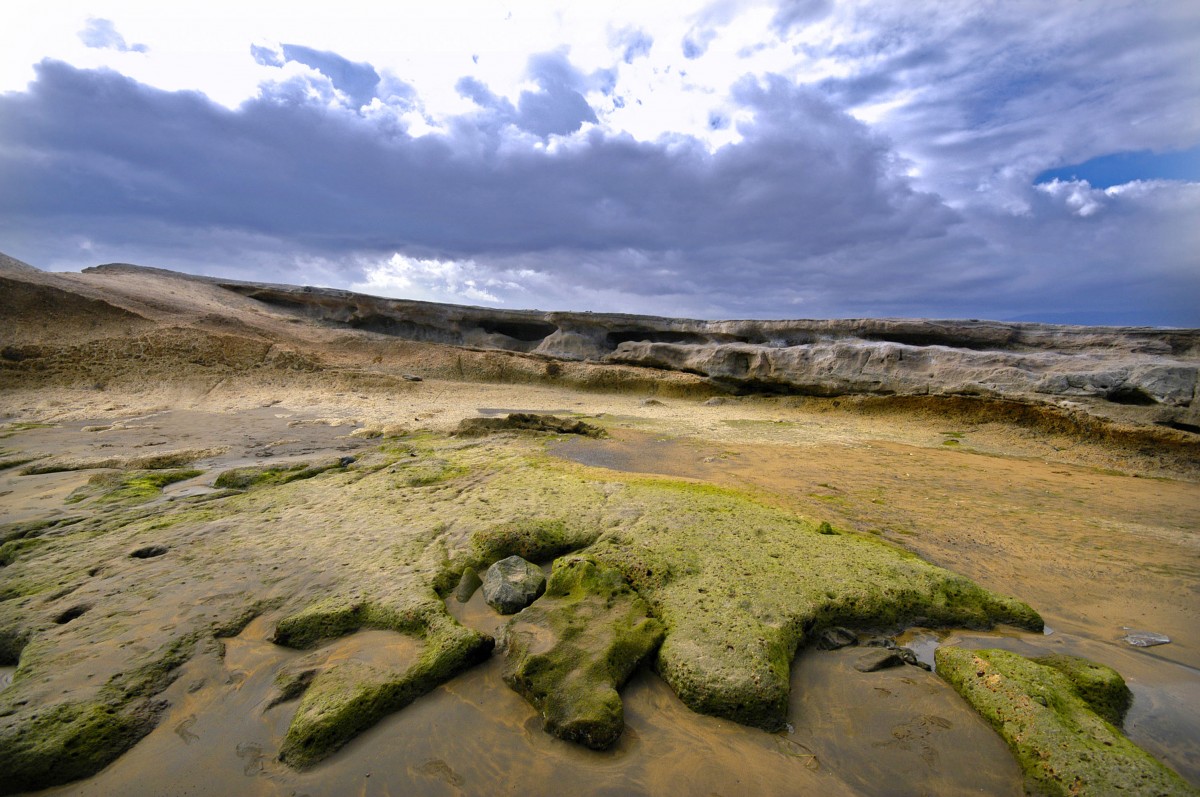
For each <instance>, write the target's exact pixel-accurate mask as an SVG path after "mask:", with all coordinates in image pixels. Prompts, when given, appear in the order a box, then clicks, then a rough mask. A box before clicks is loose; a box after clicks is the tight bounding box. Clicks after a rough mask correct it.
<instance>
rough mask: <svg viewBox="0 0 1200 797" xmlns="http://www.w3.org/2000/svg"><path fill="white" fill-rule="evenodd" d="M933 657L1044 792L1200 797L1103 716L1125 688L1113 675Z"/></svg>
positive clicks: (979, 655) (1076, 665)
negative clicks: (1196, 796) (1115, 697)
mask: <svg viewBox="0 0 1200 797" xmlns="http://www.w3.org/2000/svg"><path fill="white" fill-rule="evenodd" d="M935 657H936V661H937V671H938V674H939V675H941V676H942V677H943V678H945V679H946V680H947V681H948V682H949V683H950V684H951V685H952V686H953V687H954V688H955V689H956V690H957V691H958V693H959V694H961V695H962V696H963V697H964V698H966V700H967V702H968V703H970V704H971V705H972V706H973V707H974V708H975V710H976V711H978V712H979V713H980V715H981V716H983V718H984V719H986V720H987V721H988V722H989V723H990V724H991V726H992V727H993V728H995V729H996V732H997V733H999V734H1000V736H1001V737H1002V738H1003V739H1004V741H1005V742H1007V743H1008V746H1009V747H1010V748H1011V749H1012V751H1013V754H1014V755H1015V756H1016V758H1017V761H1018V763H1020V765H1021V767H1022V769H1024V770H1025V774H1026V775H1027V776H1028V777H1029V778H1030V779H1032V780H1033V781H1034V782H1036V784H1037V786H1038V789H1039V790H1040V791H1042V792H1044V793H1046V794H1050V795H1076V794H1154V795H1194V794H1197V791H1196V790H1195V789H1192V788H1191V787H1190V786H1189V785H1188V784H1187V783H1186V782H1185V781H1184V780H1183V779H1182V778H1180V777H1179V776H1178V775H1176V774H1175V773H1174V772H1172V771H1171V770H1170V769H1168V768H1166V767H1165V766H1163V765H1162V764H1161V763H1159V762H1158V761H1157V760H1155V759H1154V758H1153V757H1152V756H1151V755H1150V754H1149V753H1147V752H1146V751H1144V750H1142V749H1141V748H1140V747H1138V746H1137V745H1135V744H1134V743H1133V742H1131V741H1129V739H1127V738H1126V737H1125V736H1124V735H1123V734H1122V733H1121V732H1120V731H1119V730H1118V729H1117V728H1116V727H1114V726H1113V725H1112V724H1111V723H1110V722H1108V721H1106V719H1105V717H1104V716H1103V713H1102V712H1104V713H1107V712H1109V711H1110V710H1111V708H1110V707H1111V704H1112V700H1113V698H1114V695H1115V694H1117V693H1119V692H1120V691H1121V689H1122V688H1123V687H1124V682H1120V683H1118V681H1120V676H1119V675H1117V674H1116V673H1115V672H1114V671H1113V670H1111V669H1109V668H1107V667H1103V666H1102V665H1097V664H1094V663H1092V662H1088V661H1086V660H1084V659H1075V658H1073V657H1068V656H1054V657H1050V658H1048V659H1046V660H1044V661H1046V663H1038V662H1037V661H1032V660H1030V659H1027V658H1024V657H1023V656H1018V655H1017V654H1015V653H1009V652H1007V651H1004V650H964V649H963V648H957V647H941V648H938V650H937V653H936V654H935ZM1097 707H1100V708H1101V709H1102V712H1098V711H1097V710H1096V708H1097Z"/></svg>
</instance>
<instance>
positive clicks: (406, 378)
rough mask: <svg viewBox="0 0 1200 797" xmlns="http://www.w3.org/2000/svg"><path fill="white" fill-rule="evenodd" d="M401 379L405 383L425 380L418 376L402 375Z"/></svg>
mask: <svg viewBox="0 0 1200 797" xmlns="http://www.w3.org/2000/svg"><path fill="white" fill-rule="evenodd" d="M400 378H401V379H403V380H404V381H405V382H424V381H425V380H424V379H422V378H421V377H419V376H417V375H416V374H400Z"/></svg>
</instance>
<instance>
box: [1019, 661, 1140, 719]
mask: <svg viewBox="0 0 1200 797" xmlns="http://www.w3.org/2000/svg"><path fill="white" fill-rule="evenodd" d="M1033 661H1035V662H1037V663H1038V664H1041V665H1043V666H1046V667H1053V668H1054V669H1056V670H1058V671H1059V672H1061V673H1062V674H1063V675H1065V676H1067V678H1068V679H1069V680H1070V681H1071V683H1072V684H1074V686H1075V691H1076V692H1077V693H1078V694H1079V696H1080V697H1081V698H1083V700H1084V701H1085V702H1086V703H1087V704H1088V705H1089V706H1091V708H1092V711H1095V712H1096V713H1097V714H1099V715H1100V716H1101V717H1103V718H1104V719H1105V720H1107V721H1108V722H1111V723H1112V724H1113V725H1116V726H1117V727H1118V728H1119V727H1120V726H1121V723H1122V722H1123V721H1124V720H1125V712H1126V711H1128V710H1129V706H1130V705H1131V704H1132V703H1133V692H1131V691H1129V687H1128V686H1126V685H1125V679H1124V678H1122V677H1121V674H1120V673H1119V672H1117V671H1116V670H1114V669H1113V668H1112V667H1109V666H1106V665H1104V664H1098V663H1097V662H1094V661H1088V660H1087V659H1083V658H1080V657H1079V656H1068V655H1066V654H1063V653H1055V654H1051V655H1049V656H1039V657H1037V658H1036V659H1033Z"/></svg>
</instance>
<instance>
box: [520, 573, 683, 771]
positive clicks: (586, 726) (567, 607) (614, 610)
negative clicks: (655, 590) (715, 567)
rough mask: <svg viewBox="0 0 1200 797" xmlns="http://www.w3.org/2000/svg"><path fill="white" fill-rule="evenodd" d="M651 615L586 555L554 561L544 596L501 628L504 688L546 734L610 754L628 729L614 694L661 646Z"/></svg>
mask: <svg viewBox="0 0 1200 797" xmlns="http://www.w3.org/2000/svg"><path fill="white" fill-rule="evenodd" d="M648 611H649V609H648V607H647V606H646V604H645V602H644V601H643V600H642V599H641V598H639V597H638V596H637V594H636V593H635V592H633V590H632V589H630V588H629V586H628V584H626V583H625V580H624V578H623V577H622V575H621V573H620V572H619V571H618V570H616V569H615V568H612V567H608V566H605V565H602V564H599V563H597V562H595V561H593V560H591V559H589V558H587V557H586V555H578V554H577V555H573V556H569V557H564V558H562V559H559V560H558V561H556V562H555V563H554V570H553V572H552V573H551V574H550V581H549V584H548V585H547V588H546V594H545V595H544V596H543V597H542V598H541V599H540V600H538V601H537V602H536V603H534V604H533V605H531V606H529V607H528V608H526V609H525V610H524V611H522V612H520V613H519V614H517V615H516V616H515V617H514V618H513V619H512V620H511V621H510V622H509V624H508V625H507V626H506V628H505V631H504V645H505V647H506V653H507V658H506V661H505V665H504V672H503V677H504V681H505V683H507V684H508V685H509V686H510V687H512V688H513V689H514V690H515V691H517V692H518V693H520V694H521V695H522V696H524V697H525V699H526V700H528V701H529V702H530V704H532V705H533V706H534V708H536V709H537V710H538V711H539V712H540V713H541V715H542V720H543V727H544V728H545V729H546V731H548V732H549V733H552V734H554V735H555V736H558V737H560V738H562V739H566V740H568V741H572V742H578V743H580V744H583V745H586V746H587V747H591V748H594V749H606V748H608V747H611V746H612V745H613V744H614V743H615V742H616V741H617V738H618V737H619V736H620V734H621V731H622V729H623V728H624V724H625V720H624V708H623V706H622V703H621V698H620V695H619V694H618V690H619V689H620V688H621V686H623V685H624V683H625V682H626V681H627V680H628V679H629V676H630V675H632V674H633V671H634V670H635V669H636V668H637V666H638V664H640V663H641V662H642V660H643V659H645V658H646V657H647V656H649V655H651V654H652V653H653V652H654V650H655V649H656V648H657V647H658V644H659V643H660V642H661V641H662V637H663V627H662V624H661V623H659V622H658V621H657V620H654V619H653V618H651V617H649V616H648Z"/></svg>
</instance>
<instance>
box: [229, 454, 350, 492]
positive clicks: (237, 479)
mask: <svg viewBox="0 0 1200 797" xmlns="http://www.w3.org/2000/svg"><path fill="white" fill-rule="evenodd" d="M341 467H345V466H344V465H342V463H341V461H340V460H333V461H332V462H327V463H324V464H322V465H309V464H307V463H303V462H301V463H298V464H295V465H276V466H262V467H258V466H252V467H246V468H233V469H231V470H227V471H224V472H223V473H221V474H220V475H218V476H217V479H216V481H214V482H213V486H214V487H218V488H224V489H230V490H250V489H254V488H256V487H267V486H274V485H280V484H288V483H289V482H294V481H300V480H302V479H311V478H312V477H314V476H319V475H320V474H322V473H324V472H325V471H328V470H333V469H334V468H341Z"/></svg>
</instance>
